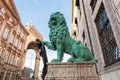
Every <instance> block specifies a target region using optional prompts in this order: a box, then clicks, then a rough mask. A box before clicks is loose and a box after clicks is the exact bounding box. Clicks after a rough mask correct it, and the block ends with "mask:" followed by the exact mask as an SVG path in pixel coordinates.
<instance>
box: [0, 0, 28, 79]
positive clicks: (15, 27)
mask: <svg viewBox="0 0 120 80" xmlns="http://www.w3.org/2000/svg"><path fill="white" fill-rule="evenodd" d="M28 34H29V33H28V32H27V30H26V29H25V28H24V26H23V25H22V23H21V20H20V18H19V15H18V12H17V10H16V7H15V5H14V1H13V0H0V80H16V79H17V78H18V76H19V72H20V67H21V55H22V54H23V53H24V48H25V46H24V44H25V43H26V38H27V35H28Z"/></svg>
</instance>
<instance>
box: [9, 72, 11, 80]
mask: <svg viewBox="0 0 120 80" xmlns="http://www.w3.org/2000/svg"><path fill="white" fill-rule="evenodd" d="M11 78H12V72H10V77H9V80H11Z"/></svg>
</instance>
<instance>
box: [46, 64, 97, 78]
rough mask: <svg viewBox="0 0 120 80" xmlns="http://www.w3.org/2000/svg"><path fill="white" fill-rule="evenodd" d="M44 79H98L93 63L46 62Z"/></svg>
mask: <svg viewBox="0 0 120 80" xmlns="http://www.w3.org/2000/svg"><path fill="white" fill-rule="evenodd" d="M47 65H48V73H47V75H46V77H45V80H99V78H98V75H97V74H96V69H95V63H91V62H80V63H48V64H47Z"/></svg>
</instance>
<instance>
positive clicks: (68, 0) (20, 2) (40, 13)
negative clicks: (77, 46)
mask: <svg viewBox="0 0 120 80" xmlns="http://www.w3.org/2000/svg"><path fill="white" fill-rule="evenodd" d="M14 2H15V5H16V8H17V10H18V13H19V16H20V18H21V22H22V24H23V25H26V24H27V23H28V22H31V23H32V24H33V26H34V27H35V28H36V29H37V30H38V31H39V33H41V34H42V35H43V38H44V41H49V28H48V21H49V18H50V15H51V13H53V12H61V13H63V14H64V17H65V19H66V22H67V26H68V28H69V32H71V18H72V0H14ZM46 51H47V56H48V60H49V62H50V61H51V60H52V59H53V58H56V52H54V51H51V50H48V49H47V48H46ZM29 53H31V54H32V55H34V56H35V54H34V51H33V52H32V51H31V52H29ZM26 57H27V58H31V56H30V55H28V56H26ZM68 57H70V56H69V55H66V54H65V56H64V61H63V62H66V60H67V59H68ZM27 60H28V61H30V59H27ZM27 63H28V62H27ZM31 64H32V65H33V64H34V60H33V62H32V63H30V64H29V67H30V65H31ZM25 65H26V66H27V65H28V64H25ZM32 68H33V67H32Z"/></svg>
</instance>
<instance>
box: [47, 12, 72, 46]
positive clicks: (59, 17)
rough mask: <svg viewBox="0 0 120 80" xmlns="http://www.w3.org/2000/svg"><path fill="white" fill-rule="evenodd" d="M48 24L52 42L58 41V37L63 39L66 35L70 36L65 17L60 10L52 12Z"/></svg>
mask: <svg viewBox="0 0 120 80" xmlns="http://www.w3.org/2000/svg"><path fill="white" fill-rule="evenodd" d="M48 25H49V28H50V33H49V38H50V41H51V43H52V44H54V43H56V40H57V39H60V40H63V38H64V37H67V36H69V37H70V35H69V31H68V28H67V25H66V22H65V18H64V16H63V14H61V13H60V12H56V13H52V15H51V16H50V20H49V23H48Z"/></svg>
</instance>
